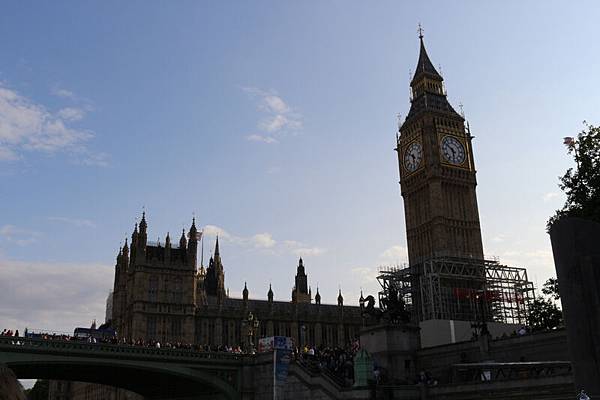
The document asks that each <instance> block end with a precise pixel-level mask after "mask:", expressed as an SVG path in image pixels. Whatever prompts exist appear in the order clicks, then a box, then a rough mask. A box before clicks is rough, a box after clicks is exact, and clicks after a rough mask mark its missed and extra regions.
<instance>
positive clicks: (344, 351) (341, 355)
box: [294, 340, 360, 386]
mask: <svg viewBox="0 0 600 400" xmlns="http://www.w3.org/2000/svg"><path fill="white" fill-rule="evenodd" d="M359 348H360V344H359V342H358V340H353V341H352V342H350V343H348V345H347V346H346V347H344V348H341V347H321V348H318V347H314V346H304V347H303V348H302V349H298V348H296V350H295V352H294V359H295V360H297V361H300V362H301V363H303V364H305V365H306V366H307V367H308V368H310V369H313V370H318V371H320V372H328V373H330V374H331V375H333V376H334V377H336V378H337V380H338V381H339V382H340V383H342V382H343V384H344V385H345V386H350V385H352V384H353V383H354V356H355V355H356V353H357V352H358V350H359Z"/></svg>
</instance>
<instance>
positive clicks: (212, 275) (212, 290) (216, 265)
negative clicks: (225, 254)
mask: <svg viewBox="0 0 600 400" xmlns="http://www.w3.org/2000/svg"><path fill="white" fill-rule="evenodd" d="M204 285H205V288H206V294H207V295H208V296H211V297H213V298H215V299H216V301H217V304H222V303H223V300H224V299H225V297H227V296H226V295H225V272H224V269H223V263H222V262H221V254H220V253H219V237H218V236H217V241H216V243H215V254H214V255H213V257H211V258H210V261H209V263H208V268H207V269H206V279H205V281H204Z"/></svg>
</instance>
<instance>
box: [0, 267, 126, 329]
mask: <svg viewBox="0 0 600 400" xmlns="http://www.w3.org/2000/svg"><path fill="white" fill-rule="evenodd" d="M113 276H114V269H113V268H112V267H111V266H109V265H102V264H95V263H89V264H81V263H77V264H74V263H36V262H21V261H12V260H5V259H0V315H2V323H3V324H4V327H6V328H8V327H10V328H11V329H19V331H20V332H23V329H24V328H25V327H28V328H29V329H44V330H50V331H59V332H73V329H74V328H75V327H77V326H89V324H90V323H91V321H92V319H97V320H98V321H104V311H105V304H106V297H107V295H108V291H109V290H110V289H111V287H112V279H113ZM32 282H35V285H33V284H32Z"/></svg>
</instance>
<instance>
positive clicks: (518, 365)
mask: <svg viewBox="0 0 600 400" xmlns="http://www.w3.org/2000/svg"><path fill="white" fill-rule="evenodd" d="M571 374H572V368H571V363H570V362H569V361H536V362H512V363H510V362H509V363H465V364H454V365H453V366H452V383H469V382H475V383H481V382H486V381H487V382H490V381H494V382H495V381H508V380H516V379H533V378H553V377H559V376H571Z"/></svg>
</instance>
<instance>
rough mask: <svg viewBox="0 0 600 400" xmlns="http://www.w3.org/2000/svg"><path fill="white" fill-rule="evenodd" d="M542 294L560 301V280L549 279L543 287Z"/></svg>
mask: <svg viewBox="0 0 600 400" xmlns="http://www.w3.org/2000/svg"><path fill="white" fill-rule="evenodd" d="M542 293H544V294H545V295H546V296H550V297H551V298H552V299H553V300H560V292H559V291H558V279H556V278H548V280H547V281H546V282H545V283H544V286H543V287H542Z"/></svg>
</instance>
